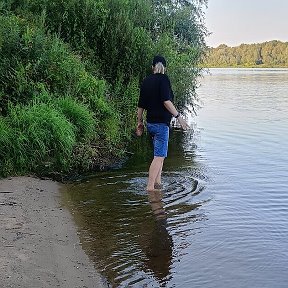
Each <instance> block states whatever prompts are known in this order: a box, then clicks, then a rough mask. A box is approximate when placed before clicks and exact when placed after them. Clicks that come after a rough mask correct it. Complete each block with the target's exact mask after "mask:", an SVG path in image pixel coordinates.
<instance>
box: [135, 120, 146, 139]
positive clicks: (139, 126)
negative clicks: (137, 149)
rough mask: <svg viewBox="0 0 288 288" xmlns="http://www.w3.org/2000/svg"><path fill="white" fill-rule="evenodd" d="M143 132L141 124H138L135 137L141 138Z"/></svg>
mask: <svg viewBox="0 0 288 288" xmlns="http://www.w3.org/2000/svg"><path fill="white" fill-rule="evenodd" d="M143 131H144V125H143V122H138V124H137V128H136V135H137V136H139V137H140V136H142V134H143Z"/></svg>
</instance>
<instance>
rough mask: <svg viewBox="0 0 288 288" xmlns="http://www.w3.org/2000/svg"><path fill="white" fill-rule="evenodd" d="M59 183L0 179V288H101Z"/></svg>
mask: <svg viewBox="0 0 288 288" xmlns="http://www.w3.org/2000/svg"><path fill="white" fill-rule="evenodd" d="M60 187H61V184H59V183H57V182H54V181H51V180H41V179H37V178H33V177H13V178H6V179H1V180H0V233H1V244H0V263H1V265H0V287H5V288H8V287H13V288H14V287H21V288H33V287H35V288H36V287H37V288H44V287H45V288H46V287H47V288H48V287H49V288H50V287H51V288H55V287H61V288H66V287H67V288H74V287H75V288H76V287H77V288H80V287H81V288H82V287H83V288H84V287H86V288H93V287H97V288H98V287H106V285H105V282H104V280H103V279H102V278H101V275H100V274H99V273H98V272H97V271H96V270H95V268H94V266H93V263H92V262H91V261H90V260H89V258H88V256H87V255H86V254H85V253H84V251H83V250H82V247H81V243H80V240H79V237H78V235H77V230H76V227H75V224H74V222H73V218H72V215H71V214H70V213H69V211H68V210H66V208H64V207H62V206H61V204H60V190H59V189H60Z"/></svg>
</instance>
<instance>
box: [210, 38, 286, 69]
mask: <svg viewBox="0 0 288 288" xmlns="http://www.w3.org/2000/svg"><path fill="white" fill-rule="evenodd" d="M205 66H207V67H288V42H281V41H276V40H273V41H269V42H264V43H258V44H241V45H240V46H237V47H228V46H227V45H225V44H221V45H219V46H218V47H217V48H210V49H209V51H208V53H207V57H206V60H205Z"/></svg>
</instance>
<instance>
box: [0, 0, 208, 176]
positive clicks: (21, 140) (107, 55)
mask: <svg viewBox="0 0 288 288" xmlns="http://www.w3.org/2000/svg"><path fill="white" fill-rule="evenodd" d="M203 5H206V1H205V0H203V1H192V2H189V1H185V0H178V1H172V0H161V1H155V0H105V1H103V0H67V1H62V0H54V1H49V0H41V1H40V0H23V1H17V0H4V1H1V3H0V147H1V150H0V175H2V176H7V175H17V174H27V173H37V174H39V173H41V174H43V173H44V174H49V173H51V172H57V173H64V174H68V173H71V171H77V172H84V171H89V170H92V169H95V168H99V167H102V166H105V165H109V164H111V163H112V162H113V160H115V159H119V158H121V157H123V156H124V154H123V153H124V151H125V149H126V147H127V143H129V141H131V138H132V135H133V133H132V131H133V129H134V126H135V123H136V119H135V117H136V107H137V100H138V94H139V83H140V82H141V81H142V79H143V78H144V77H145V76H146V75H147V74H148V73H150V67H151V59H152V58H153V56H154V55H155V54H162V55H164V56H165V57H166V58H167V60H168V74H169V76H170V78H171V81H172V85H173V89H174V91H175V95H176V105H177V106H178V107H179V109H180V110H181V111H184V109H185V107H187V105H188V104H191V105H192V106H193V104H194V100H195V97H196V94H195V87H196V85H197V83H196V78H197V76H199V74H200V73H201V68H199V65H198V64H199V63H200V61H201V59H202V56H203V53H204V51H205V42H204V37H205V35H206V33H207V31H206V28H205V26H204V25H203V12H202V8H203Z"/></svg>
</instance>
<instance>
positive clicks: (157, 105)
mask: <svg viewBox="0 0 288 288" xmlns="http://www.w3.org/2000/svg"><path fill="white" fill-rule="evenodd" d="M173 99H174V95H173V91H172V88H171V83H170V80H169V78H168V76H167V75H165V74H160V73H157V74H151V75H149V76H148V77H146V78H145V79H144V81H143V82H142V85H141V89H140V97H139V102H138V107H139V108H143V109H145V110H147V122H148V123H165V124H167V125H168V126H169V125H170V121H171V118H172V115H171V113H170V112H169V111H168V110H167V109H166V108H165V106H164V101H167V100H170V101H173Z"/></svg>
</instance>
